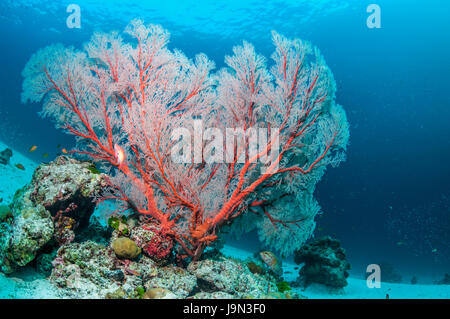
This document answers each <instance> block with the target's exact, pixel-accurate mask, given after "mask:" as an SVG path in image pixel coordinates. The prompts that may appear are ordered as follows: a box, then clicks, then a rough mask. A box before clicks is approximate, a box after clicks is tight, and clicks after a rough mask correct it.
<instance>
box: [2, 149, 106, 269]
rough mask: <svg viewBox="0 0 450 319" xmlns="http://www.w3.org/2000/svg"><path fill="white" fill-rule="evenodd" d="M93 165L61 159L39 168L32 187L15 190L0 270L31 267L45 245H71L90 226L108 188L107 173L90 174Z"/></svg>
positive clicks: (4, 229)
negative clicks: (97, 202)
mask: <svg viewBox="0 0 450 319" xmlns="http://www.w3.org/2000/svg"><path fill="white" fill-rule="evenodd" d="M90 165H92V164H91V163H89V162H81V161H78V160H75V159H72V158H69V157H66V156H61V157H58V158H57V159H56V160H55V161H54V162H51V163H49V164H42V165H40V166H39V167H38V168H37V169H36V170H35V172H34V174H33V178H32V181H31V182H30V184H29V185H27V186H25V187H23V188H22V189H20V190H18V191H17V192H16V194H15V196H14V199H13V203H11V205H10V209H11V212H10V213H9V214H8V215H7V216H6V217H5V218H3V219H2V220H0V235H1V236H0V238H1V239H0V269H1V271H3V272H5V273H11V272H13V271H15V270H16V269H17V267H21V266H25V265H27V264H28V263H30V262H31V261H32V260H34V258H35V257H36V255H37V253H38V252H39V251H41V249H43V247H44V246H45V245H47V244H48V245H55V244H54V243H53V241H55V242H56V243H58V244H60V245H62V244H67V243H69V242H71V241H73V240H74V238H75V232H77V231H79V230H82V229H83V228H86V227H87V226H88V224H89V218H90V216H91V214H92V213H93V211H94V209H95V203H94V202H93V199H94V197H95V194H96V193H97V192H100V191H101V189H102V187H103V186H104V185H105V184H104V175H99V174H93V173H91V171H90V170H89V169H87V168H88V167H89V166H90ZM51 241H52V242H51Z"/></svg>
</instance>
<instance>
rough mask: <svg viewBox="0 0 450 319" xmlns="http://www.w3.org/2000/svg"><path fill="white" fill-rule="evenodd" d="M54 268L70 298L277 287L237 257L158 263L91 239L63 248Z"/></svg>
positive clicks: (255, 292)
mask: <svg viewBox="0 0 450 319" xmlns="http://www.w3.org/2000/svg"><path fill="white" fill-rule="evenodd" d="M53 266H54V268H53V271H52V273H51V276H50V280H51V282H53V283H54V284H55V285H57V286H58V287H59V288H61V294H62V295H63V296H64V297H69V298H117V299H128V298H144V299H156V298H161V299H167V298H179V299H184V298H194V299H195V298H214V299H215V298H218V299H220V298H244V297H245V298H265V297H266V296H268V295H269V296H271V295H270V293H271V292H277V291H278V289H277V287H276V284H275V282H274V281H273V278H272V277H266V276H262V275H258V274H252V273H251V272H250V271H249V270H248V268H247V266H246V264H245V263H244V262H242V261H239V260H235V259H232V258H226V257H223V256H222V257H218V258H217V259H215V260H213V259H205V260H201V261H197V262H193V263H191V264H190V265H189V266H188V267H187V268H181V267H178V266H176V265H173V264H169V265H166V266H159V265H158V264H157V263H156V262H155V261H153V260H152V259H150V258H149V257H147V256H146V255H144V254H142V255H140V256H139V258H137V259H136V260H128V259H119V258H118V257H117V256H116V254H115V253H114V250H113V249H112V248H111V247H107V246H103V245H101V244H98V243H95V242H92V241H85V242H82V243H71V244H68V245H65V246H62V247H61V248H60V249H59V250H58V253H57V256H56V258H55V259H54V261H53Z"/></svg>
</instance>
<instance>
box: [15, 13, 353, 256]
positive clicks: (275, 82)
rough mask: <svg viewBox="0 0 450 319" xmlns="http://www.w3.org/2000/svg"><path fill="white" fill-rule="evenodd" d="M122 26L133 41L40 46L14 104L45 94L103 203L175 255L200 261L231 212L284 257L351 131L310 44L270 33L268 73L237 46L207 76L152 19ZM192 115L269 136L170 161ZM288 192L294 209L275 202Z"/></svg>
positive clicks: (207, 64)
mask: <svg viewBox="0 0 450 319" xmlns="http://www.w3.org/2000/svg"><path fill="white" fill-rule="evenodd" d="M125 33H126V34H128V35H129V36H131V38H132V39H133V42H132V43H126V42H125V40H124V39H123V38H122V37H121V36H120V35H119V34H118V33H116V32H112V33H109V34H103V33H95V34H94V35H93V36H92V38H91V40H90V42H88V43H87V44H86V45H85V46H84V48H83V50H82V51H78V50H75V49H73V48H65V47H63V46H62V45H51V46H48V47H46V48H44V49H41V50H39V51H38V52H37V53H35V54H34V55H33V56H32V58H31V59H30V61H29V62H28V63H27V65H26V67H25V69H24V71H23V76H24V78H25V80H24V84H23V92H22V99H23V101H28V100H29V101H33V102H40V101H43V114H44V115H45V116H51V117H53V118H54V119H55V121H56V123H57V125H58V126H59V127H60V128H62V129H63V130H65V131H66V132H68V133H70V134H72V135H75V137H76V138H77V141H78V151H77V153H79V154H81V155H85V156H87V157H89V158H90V159H92V160H94V161H96V162H97V163H98V164H101V165H103V168H110V170H109V171H110V174H109V175H110V178H109V190H108V191H107V192H106V193H104V194H103V197H102V198H101V200H107V199H112V200H118V201H120V202H122V203H123V204H124V209H132V210H134V211H137V212H139V213H141V214H144V215H147V216H148V217H149V218H151V219H152V220H153V221H154V222H156V223H157V224H158V225H159V226H160V228H161V232H162V233H163V234H164V235H165V236H170V237H172V238H173V240H174V241H175V242H177V243H178V245H179V248H180V250H179V257H190V258H192V260H197V259H199V257H200V256H201V254H202V252H203V251H204V249H205V248H206V247H207V246H208V245H210V244H211V243H213V242H214V241H216V239H217V238H218V236H219V235H220V228H221V226H225V225H231V223H230V222H231V221H233V220H235V219H240V222H241V223H247V224H248V225H249V226H248V227H249V228H251V227H258V228H259V233H260V236H261V237H262V239H263V240H264V241H265V242H266V244H268V245H269V246H273V248H278V249H281V253H282V254H288V253H292V251H293V250H295V249H296V248H299V246H301V245H302V244H303V243H304V241H305V240H306V239H307V238H308V237H309V236H310V234H311V232H312V231H313V229H314V225H315V224H314V216H315V215H316V214H317V213H318V212H319V210H320V209H319V206H318V204H317V202H316V201H315V200H314V198H313V196H312V193H313V190H314V186H315V184H316V182H317V181H318V180H319V179H320V178H321V176H322V175H323V173H324V170H325V167H326V166H327V165H328V164H331V165H337V164H339V162H340V161H342V160H344V152H345V149H346V146H347V143H348V136H349V132H348V123H347V120H346V116H345V113H344V111H343V109H342V107H341V106H339V105H337V104H335V102H334V97H335V82H334V79H333V76H332V73H331V71H330V70H329V68H328V67H327V66H326V64H325V62H324V59H323V57H322V56H321V55H320V53H319V51H318V50H317V49H316V48H314V47H312V46H311V45H310V44H309V43H307V42H303V41H300V40H298V39H294V40H290V39H287V38H284V37H283V36H281V35H279V34H277V33H275V32H273V42H274V45H275V52H274V54H273V55H272V59H273V61H274V65H273V66H272V68H271V70H270V72H269V70H268V69H267V66H266V60H265V58H264V57H263V56H261V55H258V54H257V53H256V52H255V49H254V47H253V46H252V45H251V44H249V43H247V42H244V43H243V44H242V45H241V46H237V47H234V48H233V55H232V56H227V57H226V59H225V61H226V64H227V65H228V68H226V69H223V70H220V71H219V72H217V73H211V70H212V69H213V68H214V63H213V62H211V61H210V60H208V59H207V57H206V56H205V55H204V54H199V55H197V56H196V57H195V60H194V61H191V60H189V59H188V58H186V57H185V56H184V55H183V54H182V53H181V52H180V51H170V50H169V49H168V48H167V43H168V39H169V34H168V32H167V31H165V30H164V29H162V28H161V27H160V26H156V25H148V26H146V25H144V24H143V22H142V21H140V20H134V21H132V22H131V23H130V25H129V26H128V27H127V28H126V30H125ZM194 120H196V121H200V123H201V125H202V126H203V127H214V128H216V129H219V130H220V131H221V132H225V130H226V129H227V128H232V129H237V128H243V129H244V130H248V129H250V128H270V129H272V130H275V134H274V135H270V138H269V139H268V140H267V141H266V143H261V144H264V146H263V147H261V145H259V148H257V150H258V152H256V153H255V154H253V155H252V156H250V155H249V152H248V150H249V148H250V147H251V145H249V143H250V142H249V139H248V138H243V139H242V140H241V143H240V144H239V145H238V146H236V147H233V148H231V149H230V148H226V147H225V145H224V149H225V153H228V154H231V155H232V160H231V162H227V163H223V162H214V163H211V162H208V161H207V160H206V159H205V158H206V155H205V154H206V152H207V150H209V151H210V152H211V149H212V148H211V145H210V144H208V143H206V142H207V141H206V140H202V142H201V145H200V147H201V155H200V156H201V160H200V161H199V162H198V163H175V162H174V161H173V160H172V158H171V156H170V152H171V149H172V146H173V145H174V142H175V141H174V140H173V139H172V133H173V131H174V130H176V129H178V128H187V129H188V130H190V131H193V130H194V129H195V128H194ZM274 136H276V138H277V139H278V140H275V137H274ZM276 142H279V143H276ZM221 143H222V142H219V145H220V144H221ZM222 144H223V143H222ZM215 145H216V146H217V140H216V144H215ZM277 147H279V149H276V148H277ZM242 155H243V158H244V160H243V161H240V158H241V156H242ZM263 158H268V159H270V160H269V161H266V162H264V161H263V160H262V159H263ZM287 199H288V200H289V201H290V202H292V203H293V205H294V206H295V209H288V208H289V207H288V205H286V204H285V203H283V204H280V202H279V201H280V200H287ZM249 223H250V224H251V225H250V224H249ZM291 233H294V234H295V235H291Z"/></svg>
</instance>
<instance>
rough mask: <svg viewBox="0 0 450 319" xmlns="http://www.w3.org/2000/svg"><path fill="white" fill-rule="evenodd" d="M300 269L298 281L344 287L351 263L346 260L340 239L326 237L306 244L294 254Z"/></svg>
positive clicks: (302, 284) (305, 284) (305, 283)
mask: <svg viewBox="0 0 450 319" xmlns="http://www.w3.org/2000/svg"><path fill="white" fill-rule="evenodd" d="M294 261H295V262H296V263H297V264H304V265H303V267H302V268H301V269H300V276H299V279H298V283H299V284H300V285H301V286H308V285H309V284H311V283H319V284H323V285H326V286H328V287H331V288H343V287H345V286H346V285H347V277H348V275H349V274H348V272H347V271H348V270H349V269H350V264H349V263H348V262H347V260H346V256H345V250H344V249H343V248H342V247H341V244H340V242H339V241H338V240H336V239H333V238H331V237H324V238H320V239H317V240H314V241H313V242H311V243H309V244H306V245H305V246H303V247H302V248H301V249H299V250H297V251H296V252H295V255H294Z"/></svg>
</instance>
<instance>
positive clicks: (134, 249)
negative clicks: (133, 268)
mask: <svg viewBox="0 0 450 319" xmlns="http://www.w3.org/2000/svg"><path fill="white" fill-rule="evenodd" d="M111 247H112V249H113V250H114V253H115V254H116V256H117V257H119V258H125V259H135V258H136V257H137V256H139V255H140V254H141V249H140V248H139V247H138V246H137V245H136V243H135V242H134V241H132V240H131V239H129V238H127V237H119V238H117V239H115V240H114V241H113V242H112V243H111Z"/></svg>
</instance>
